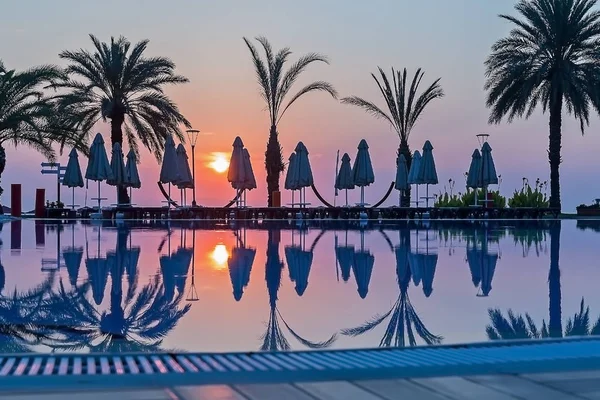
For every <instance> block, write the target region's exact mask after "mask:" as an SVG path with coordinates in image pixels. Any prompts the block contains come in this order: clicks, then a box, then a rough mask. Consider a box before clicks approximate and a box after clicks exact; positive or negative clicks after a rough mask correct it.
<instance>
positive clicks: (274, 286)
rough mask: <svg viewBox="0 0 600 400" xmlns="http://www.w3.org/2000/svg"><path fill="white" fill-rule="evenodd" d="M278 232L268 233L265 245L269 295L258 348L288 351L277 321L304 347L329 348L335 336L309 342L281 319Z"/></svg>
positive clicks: (270, 231) (286, 342) (281, 266)
mask: <svg viewBox="0 0 600 400" xmlns="http://www.w3.org/2000/svg"><path fill="white" fill-rule="evenodd" d="M279 237H280V231H279V230H269V231H268V243H267V262H266V264H265V280H266V281H267V291H268V293H269V306H270V313H269V322H268V324H267V331H266V332H265V333H264V335H263V336H262V338H261V339H262V340H263V343H262V345H261V347H260V349H261V350H263V351H279V350H289V349H290V343H289V342H288V340H287V338H286V337H285V336H284V334H283V332H282V331H281V325H280V323H279V320H281V322H282V323H283V325H284V326H285V327H286V328H287V330H288V331H289V332H290V333H291V334H292V336H293V337H294V338H295V339H296V340H298V341H299V342H300V343H302V344H303V345H304V346H306V347H309V348H311V349H320V348H325V347H329V346H331V344H333V343H334V342H335V340H336V338H337V335H336V334H333V335H332V336H331V337H330V338H329V339H327V340H326V341H324V342H311V341H309V340H307V339H304V338H303V337H301V336H300V335H298V334H297V333H296V332H295V331H294V330H293V329H292V328H291V327H290V326H289V325H288V323H287V322H286V321H285V319H283V316H282V315H281V313H280V312H279V309H278V308H277V294H278V291H279V287H280V285H281V273H282V270H283V262H282V261H281V258H280V257H279Z"/></svg>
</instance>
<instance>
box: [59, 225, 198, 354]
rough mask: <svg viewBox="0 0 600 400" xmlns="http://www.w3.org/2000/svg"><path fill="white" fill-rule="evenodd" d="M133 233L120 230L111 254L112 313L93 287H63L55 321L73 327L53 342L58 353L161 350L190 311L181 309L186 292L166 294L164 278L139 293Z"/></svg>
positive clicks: (88, 285) (65, 330)
mask: <svg viewBox="0 0 600 400" xmlns="http://www.w3.org/2000/svg"><path fill="white" fill-rule="evenodd" d="M128 236H129V230H128V229H126V228H119V230H118V232H117V247H116V251H115V252H111V253H109V254H108V255H107V262H108V264H109V266H110V273H111V296H110V311H108V312H106V311H102V312H101V311H99V310H97V309H96V308H95V307H94V305H93V304H92V302H90V299H89V291H90V287H91V285H90V284H86V285H82V286H80V287H78V288H74V290H72V291H70V292H67V291H66V290H65V288H64V286H63V285H62V284H61V286H60V289H59V291H58V293H56V294H55V296H54V298H53V299H52V302H51V304H52V308H53V309H52V312H51V313H50V314H49V316H48V317H49V318H52V319H53V321H54V323H55V324H56V325H57V326H63V327H68V328H69V329H63V331H61V332H60V333H58V334H56V335H55V336H54V337H53V340H52V341H49V343H48V344H49V345H50V346H51V347H53V348H55V349H67V350H76V349H81V348H86V347H87V348H90V350H92V351H99V352H105V351H110V352H123V351H156V350H159V348H160V345H161V343H162V340H163V338H164V337H165V336H166V335H167V334H168V333H169V332H170V331H171V330H172V329H173V328H174V327H175V325H176V324H177V322H178V321H179V319H180V318H181V317H182V316H183V315H185V314H186V313H187V311H188V310H189V308H190V306H189V305H186V306H185V307H184V308H183V309H181V310H180V309H179V308H178V306H179V303H180V302H181V299H182V297H183V292H181V293H179V294H178V295H177V296H175V297H172V296H171V295H167V294H166V293H165V289H164V285H163V284H161V282H160V279H159V277H158V276H156V277H154V278H153V279H152V281H151V282H150V283H149V284H147V285H145V286H144V287H143V288H142V289H141V290H139V291H138V286H137V278H132V277H131V275H132V274H135V275H136V276H137V273H138V271H137V257H139V254H137V255H135V254H132V253H133V252H135V251H137V252H138V253H139V249H133V250H132V249H128V248H127V238H128ZM125 271H127V273H128V275H130V276H129V280H128V289H127V293H126V295H125V299H124V300H123V291H122V278H123V275H124V272H125Z"/></svg>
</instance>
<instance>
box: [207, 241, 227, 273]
mask: <svg viewBox="0 0 600 400" xmlns="http://www.w3.org/2000/svg"><path fill="white" fill-rule="evenodd" d="M210 257H211V258H212V260H213V263H214V264H213V268H214V269H224V268H225V267H226V264H227V260H228V259H229V252H228V251H227V247H225V245H224V244H222V243H220V244H218V245H216V246H215V248H214V250H213V251H212V254H211V255H210Z"/></svg>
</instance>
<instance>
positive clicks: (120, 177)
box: [106, 143, 126, 205]
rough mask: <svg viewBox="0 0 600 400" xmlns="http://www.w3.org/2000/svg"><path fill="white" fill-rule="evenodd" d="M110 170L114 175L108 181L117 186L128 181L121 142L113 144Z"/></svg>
mask: <svg viewBox="0 0 600 400" xmlns="http://www.w3.org/2000/svg"><path fill="white" fill-rule="evenodd" d="M110 170H111V171H112V176H111V177H110V178H109V179H107V180H106V183H108V184H109V185H111V186H117V187H119V186H122V185H124V184H125V181H126V173H125V162H124V161H123V150H121V145H120V144H119V143H115V144H114V145H113V148H112V154H111V156H110ZM117 203H118V198H117ZM119 205H120V204H119Z"/></svg>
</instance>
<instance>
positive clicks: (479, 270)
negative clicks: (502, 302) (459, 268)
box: [467, 232, 499, 297]
mask: <svg viewBox="0 0 600 400" xmlns="http://www.w3.org/2000/svg"><path fill="white" fill-rule="evenodd" d="M498 258H499V255H498V254H496V253H490V252H489V251H488V239H487V232H486V233H485V235H484V238H483V240H482V243H481V248H477V240H475V241H474V244H473V247H472V248H467V262H468V264H469V269H470V270H471V278H472V280H473V284H474V285H475V287H479V288H480V289H481V294H478V296H480V297H487V296H488V295H489V294H490V291H491V290H492V279H493V278H494V272H495V270H496V264H497V262H498Z"/></svg>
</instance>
